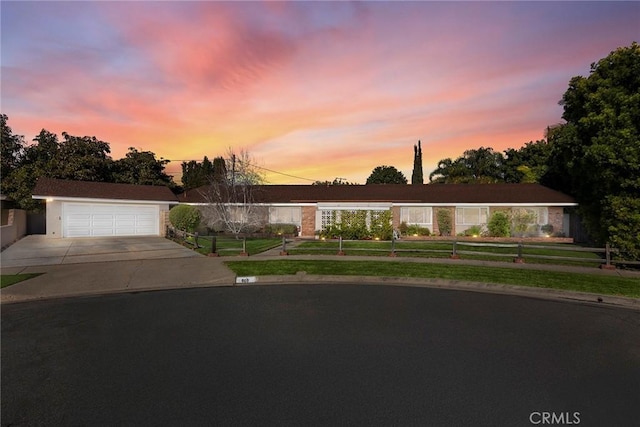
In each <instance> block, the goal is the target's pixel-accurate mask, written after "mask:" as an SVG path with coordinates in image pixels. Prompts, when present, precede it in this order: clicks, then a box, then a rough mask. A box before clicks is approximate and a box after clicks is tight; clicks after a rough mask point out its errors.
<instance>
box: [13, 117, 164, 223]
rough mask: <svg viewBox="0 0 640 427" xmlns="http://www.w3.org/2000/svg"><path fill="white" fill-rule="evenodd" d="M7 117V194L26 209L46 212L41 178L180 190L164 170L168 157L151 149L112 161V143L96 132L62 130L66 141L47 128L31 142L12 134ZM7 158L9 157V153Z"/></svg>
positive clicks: (133, 152)
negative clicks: (38, 189) (39, 194)
mask: <svg viewBox="0 0 640 427" xmlns="http://www.w3.org/2000/svg"><path fill="white" fill-rule="evenodd" d="M1 116H2V123H1V124H2V194H3V195H6V196H7V197H8V198H10V199H11V200H13V201H15V202H16V204H17V205H18V207H19V208H21V209H25V210H27V211H39V210H42V208H43V205H42V202H41V201H40V200H34V199H32V197H31V196H32V193H33V189H34V187H35V184H36V182H37V180H38V178H40V177H47V178H59V179H69V180H78V181H99V182H124V183H131V184H152V185H167V186H168V187H170V188H172V189H173V188H175V184H174V183H173V180H172V178H171V177H170V176H169V175H167V174H165V173H164V167H165V165H166V163H168V161H167V160H163V159H160V160H156V158H155V154H153V153H152V152H149V151H138V150H136V149H133V148H131V149H129V152H128V153H127V154H126V156H125V157H124V158H123V159H120V160H116V161H114V160H112V158H111V156H110V155H109V153H110V151H111V150H110V147H109V144H108V143H107V142H104V141H101V140H99V139H97V138H96V137H95V136H91V137H89V136H82V137H79V136H73V135H69V134H68V133H66V132H63V134H62V136H63V138H64V139H63V141H62V142H61V141H59V139H58V136H57V135H56V134H54V133H51V132H49V131H47V130H46V129H42V130H41V131H40V133H39V134H38V135H37V136H36V137H35V138H33V143H32V144H30V145H25V144H24V138H23V137H21V136H16V135H13V133H12V131H11V128H10V127H9V126H8V125H7V121H8V118H7V116H6V115H4V114H3V115H1ZM5 156H6V157H5Z"/></svg>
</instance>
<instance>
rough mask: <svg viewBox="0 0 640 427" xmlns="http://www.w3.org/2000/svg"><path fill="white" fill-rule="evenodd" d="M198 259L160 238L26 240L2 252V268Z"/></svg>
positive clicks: (38, 238)
mask: <svg viewBox="0 0 640 427" xmlns="http://www.w3.org/2000/svg"><path fill="white" fill-rule="evenodd" d="M200 256H201V255H200V254H198V253H196V252H195V251H193V250H191V249H189V248H185V247H183V246H181V245H179V244H177V243H175V242H172V241H170V240H167V239H165V238H162V237H153V236H151V237H148V236H141V237H92V238H72V239H53V238H47V237H46V236H42V235H32V236H27V237H25V238H23V239H21V240H19V241H18V242H16V243H14V244H13V245H11V246H9V247H8V248H6V249H5V250H4V251H2V254H1V255H0V260H1V262H2V268H3V269H5V268H10V267H30V266H43V265H59V264H79V263H96V262H106V261H131V260H145V259H163V258H193V257H200Z"/></svg>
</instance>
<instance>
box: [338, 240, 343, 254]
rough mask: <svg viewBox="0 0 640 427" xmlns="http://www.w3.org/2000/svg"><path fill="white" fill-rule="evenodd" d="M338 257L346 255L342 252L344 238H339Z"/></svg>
mask: <svg viewBox="0 0 640 427" xmlns="http://www.w3.org/2000/svg"><path fill="white" fill-rule="evenodd" d="M338 255H344V251H343V250H342V236H340V237H339V238H338Z"/></svg>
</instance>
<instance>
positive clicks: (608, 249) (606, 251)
mask: <svg viewBox="0 0 640 427" xmlns="http://www.w3.org/2000/svg"><path fill="white" fill-rule="evenodd" d="M604 257H605V260H606V264H604V265H602V264H600V268H601V269H603V270H615V269H616V266H615V265H613V264H611V245H609V243H607V244H605V245H604Z"/></svg>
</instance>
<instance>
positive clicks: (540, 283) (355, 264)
mask: <svg viewBox="0 0 640 427" xmlns="http://www.w3.org/2000/svg"><path fill="white" fill-rule="evenodd" d="M225 264H226V265H227V266H228V267H229V268H230V269H231V270H233V271H234V272H235V273H236V274H237V275H238V276H269V275H293V274H296V273H297V272H298V271H305V272H306V273H307V274H317V275H345V276H381V277H412V278H435V279H448V280H462V281H471V282H483V283H497V284H508V285H518V286H530V287H537V288H553V289H562V290H570V291H579V292H590V293H597V294H604V295H620V296H626V297H634V298H638V297H640V280H638V279H635V278H628V277H619V276H605V275H600V274H583V273H565V272H552V271H538V270H518V269H513V268H501V267H479V266H469V265H448V264H447V265H444V264H430V263H429V264H427V263H406V262H393V261H386V262H377V263H376V262H371V261H338V262H336V261H329V260H326V261H325V260H319V261H314V260H309V261H307V260H272V261H227V262H225Z"/></svg>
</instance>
